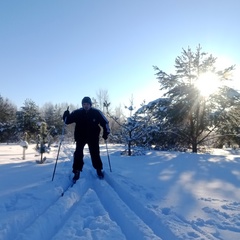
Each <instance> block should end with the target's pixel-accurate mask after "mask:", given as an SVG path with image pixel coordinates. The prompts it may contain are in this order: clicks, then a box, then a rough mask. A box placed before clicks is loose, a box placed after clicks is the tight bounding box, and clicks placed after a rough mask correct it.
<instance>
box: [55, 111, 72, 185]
mask: <svg viewBox="0 0 240 240" xmlns="http://www.w3.org/2000/svg"><path fill="white" fill-rule="evenodd" d="M68 109H69V107H68V108H67V110H68ZM66 119H67V117H65V119H64V123H63V127H62V136H61V140H60V143H59V146H58V153H57V158H56V162H55V166H54V170H53V175H52V181H53V179H54V176H55V172H56V168H57V162H58V156H59V152H60V148H61V145H62V141H63V138H64V130H65V126H66Z"/></svg>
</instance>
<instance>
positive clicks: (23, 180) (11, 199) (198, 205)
mask: <svg viewBox="0 0 240 240" xmlns="http://www.w3.org/2000/svg"><path fill="white" fill-rule="evenodd" d="M34 147H35V146H34V145H30V146H29V148H28V149H27V150H26V159H25V160H22V152H23V149H22V147H21V146H19V145H13V144H9V145H7V144H0V239H1V240H13V239H18V240H19V239H21V240H23V239H25V240H26V239H29V240H33V239H34V240H47V239H54V240H65V239H70V240H71V239H87V240H91V239H94V240H95V239H101V240H107V239H114V240H115V239H117V240H120V239H129V240H133V239H137V240H141V239H149V240H153V239H163V240H175V239H176V240H177V239H182V240H187V239H195V240H200V239H201V240H202V239H221V240H239V239H240V155H237V152H236V153H234V152H230V151H226V150H225V151H223V150H221V152H213V153H212V154H192V153H179V152H160V151H147V152H146V154H145V155H143V156H133V157H128V156H124V155H120V152H121V151H122V150H123V149H124V147H123V146H121V145H111V144H108V148H109V155H110V161H111V166H112V172H110V171H109V165H108V157H107V152H106V146H105V145H103V146H101V156H102V160H103V163H104V170H105V179H104V180H99V179H98V178H96V175H95V171H94V169H93V168H92V166H91V161H90V156H89V153H88V149H87V148H86V149H85V165H84V169H83V172H82V174H81V178H80V180H79V181H78V182H77V183H76V184H75V185H74V186H73V187H70V188H69V189H68V187H69V185H70V182H71V178H72V173H71V166H72V155H73V151H74V147H75V146H74V145H72V144H67V143H65V142H63V145H62V147H61V149H60V154H59V160H58V165H57V168H56V174H55V177H54V180H53V181H52V174H53V169H54V165H55V160H56V156H57V150H58V147H57V146H56V147H52V149H51V152H50V153H49V154H45V156H46V157H47V160H46V162H45V163H44V164H37V163H36V160H39V159H40V156H39V155H38V156H36V152H35V150H34ZM63 193H64V194H63ZM62 195H63V196H62Z"/></svg>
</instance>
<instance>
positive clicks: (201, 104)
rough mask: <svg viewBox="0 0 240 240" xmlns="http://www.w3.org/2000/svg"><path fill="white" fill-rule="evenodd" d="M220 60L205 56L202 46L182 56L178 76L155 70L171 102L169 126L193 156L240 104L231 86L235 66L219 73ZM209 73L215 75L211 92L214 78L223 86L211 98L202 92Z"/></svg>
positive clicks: (178, 61) (210, 78)
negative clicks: (232, 109) (229, 83)
mask: <svg viewBox="0 0 240 240" xmlns="http://www.w3.org/2000/svg"><path fill="white" fill-rule="evenodd" d="M216 60H217V59H216V58H214V57H213V56H212V55H208V54H207V53H205V52H202V49H201V47H200V45H199V46H198V47H197V49H196V52H193V51H192V50H191V49H190V48H188V49H187V50H184V49H183V52H182V56H179V57H177V58H176V60H175V68H176V74H175V75H173V74H170V75H169V74H167V73H165V72H163V71H162V70H160V69H159V68H158V67H156V66H154V69H155V71H157V73H156V76H157V79H158V81H159V83H160V85H161V89H160V90H163V91H165V94H164V96H166V97H168V98H169V99H170V101H171V103H170V105H169V107H168V110H167V112H168V122H169V126H172V128H173V129H174V130H175V133H176V136H180V137H181V139H182V141H184V142H185V143H186V144H187V145H188V144H189V145H190V146H191V148H192V151H193V152H197V146H198V144H200V143H202V142H203V141H204V140H205V139H206V138H207V137H208V136H209V135H210V134H211V133H213V132H214V131H215V130H216V129H218V128H219V126H220V123H221V122H222V121H225V120H226V119H227V118H228V117H229V116H228V112H229V110H230V108H231V107H232V106H233V105H234V104H236V103H237V101H239V94H238V93H237V92H236V91H235V90H234V89H231V88H230V87H228V85H227V82H228V81H229V80H231V73H232V71H233V70H234V66H230V67H228V68H225V69H223V70H220V71H219V70H218V71H217V70H216ZM206 73H211V75H209V76H211V77H209V78H208V79H207V81H208V82H207V83H205V84H208V86H206V87H207V88H208V87H209V86H210V84H211V82H212V81H214V78H217V80H218V83H221V85H219V87H218V89H216V90H215V91H213V92H211V93H210V94H209V95H208V96H205V95H204V94H202V92H201V91H200V88H199V82H200V80H201V77H202V76H203V75H204V74H206ZM213 76H214V77H213Z"/></svg>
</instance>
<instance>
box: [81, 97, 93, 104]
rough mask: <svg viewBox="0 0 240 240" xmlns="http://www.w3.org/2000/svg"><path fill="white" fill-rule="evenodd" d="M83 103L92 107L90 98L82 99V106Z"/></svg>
mask: <svg viewBox="0 0 240 240" xmlns="http://www.w3.org/2000/svg"><path fill="white" fill-rule="evenodd" d="M84 103H89V104H90V106H92V100H91V98H90V97H84V98H83V99H82V104H84Z"/></svg>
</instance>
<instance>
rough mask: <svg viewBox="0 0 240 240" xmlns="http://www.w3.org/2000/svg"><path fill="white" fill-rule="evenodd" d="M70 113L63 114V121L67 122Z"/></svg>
mask: <svg viewBox="0 0 240 240" xmlns="http://www.w3.org/2000/svg"><path fill="white" fill-rule="evenodd" d="M69 114H70V113H69V111H68V110H66V111H65V112H64V113H63V121H64V122H65V119H66V117H68V116H69Z"/></svg>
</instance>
